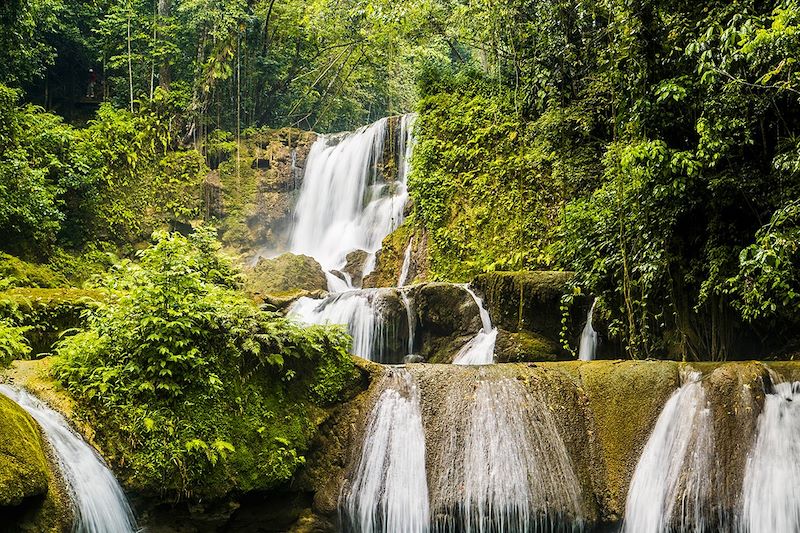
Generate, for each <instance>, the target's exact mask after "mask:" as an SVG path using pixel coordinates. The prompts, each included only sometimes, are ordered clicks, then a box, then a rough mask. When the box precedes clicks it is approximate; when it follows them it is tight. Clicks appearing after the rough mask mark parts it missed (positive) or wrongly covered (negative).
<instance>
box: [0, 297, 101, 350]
mask: <svg viewBox="0 0 800 533" xmlns="http://www.w3.org/2000/svg"><path fill="white" fill-rule="evenodd" d="M108 299H109V293H108V292H106V291H99V290H87V289H76V288H57V289H41V288H16V289H11V290H8V291H5V292H0V317H4V318H8V319H10V320H11V321H12V322H14V323H15V325H18V326H22V327H26V328H28V329H27V331H26V333H25V336H26V338H27V340H28V342H29V344H30V346H31V349H32V352H31V353H32V354H33V355H38V354H42V353H47V352H49V351H50V350H51V347H52V345H53V343H55V342H57V341H58V340H59V339H60V338H61V336H62V335H63V334H64V332H66V331H68V330H71V329H75V328H80V327H82V326H83V325H84V323H85V316H84V313H85V312H86V311H88V310H91V309H95V308H97V307H98V306H99V305H102V303H103V302H105V301H107V300H108Z"/></svg>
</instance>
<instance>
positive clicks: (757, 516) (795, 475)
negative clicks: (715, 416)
mask: <svg viewBox="0 0 800 533" xmlns="http://www.w3.org/2000/svg"><path fill="white" fill-rule="evenodd" d="M742 501H743V504H742V524H741V528H740V529H741V531H742V532H747V533H796V532H797V531H800V383H797V382H795V383H778V384H776V385H775V389H774V392H773V393H772V394H767V395H766V397H765V398H764V410H763V411H762V412H761V414H760V415H759V418H758V437H757V438H756V442H755V445H754V447H753V449H752V451H751V453H750V455H749V457H748V460H747V469H746V471H745V477H744V488H743V491H742Z"/></svg>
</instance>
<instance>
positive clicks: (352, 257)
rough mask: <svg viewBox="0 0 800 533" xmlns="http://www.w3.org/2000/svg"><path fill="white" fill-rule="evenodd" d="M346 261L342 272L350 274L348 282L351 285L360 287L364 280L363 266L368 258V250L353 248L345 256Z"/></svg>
mask: <svg viewBox="0 0 800 533" xmlns="http://www.w3.org/2000/svg"><path fill="white" fill-rule="evenodd" d="M345 259H346V261H347V263H346V264H345V266H344V268H342V272H344V273H345V274H347V275H348V276H350V283H351V284H352V285H353V287H360V286H361V284H362V283H363V281H364V267H365V266H366V264H367V260H368V259H369V252H366V251H364V250H353V251H352V252H350V253H349V254H347V257H346V258H345Z"/></svg>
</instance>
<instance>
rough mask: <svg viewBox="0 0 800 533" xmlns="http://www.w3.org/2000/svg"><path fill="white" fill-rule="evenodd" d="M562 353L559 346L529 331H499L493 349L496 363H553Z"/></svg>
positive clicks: (551, 340)
mask: <svg viewBox="0 0 800 533" xmlns="http://www.w3.org/2000/svg"><path fill="white" fill-rule="evenodd" d="M561 353H562V349H561V346H559V344H558V342H556V341H554V340H553V339H548V338H547V337H543V336H542V335H539V334H537V333H533V332H530V331H516V332H513V333H512V332H510V331H506V330H504V329H500V330H498V332H497V341H496V343H495V347H494V355H495V362H496V363H519V362H523V361H555V360H557V359H558V358H559V355H560V354H561Z"/></svg>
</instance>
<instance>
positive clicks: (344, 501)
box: [340, 369, 430, 533]
mask: <svg viewBox="0 0 800 533" xmlns="http://www.w3.org/2000/svg"><path fill="white" fill-rule="evenodd" d="M383 386H384V390H383V392H381V394H380V397H379V398H378V401H377V403H376V404H375V406H374V408H373V410H372V413H371V414H370V418H369V422H368V424H367V428H366V434H365V436H364V441H363V448H362V450H361V457H360V460H359V462H358V468H357V469H356V472H355V476H354V477H353V481H352V483H351V484H350V486H349V487H345V489H344V491H343V493H342V497H341V501H340V508H341V509H342V511H343V513H344V515H345V516H344V517H343V518H344V521H345V522H346V524H347V525H348V526H349V529H351V530H353V531H356V532H364V533H375V532H382V533H423V532H426V531H428V528H429V523H430V509H429V503H428V483H427V479H426V471H425V434H424V432H423V429H422V415H421V413H420V403H419V402H420V399H419V392H418V390H417V385H416V383H415V382H414V379H413V377H412V376H411V374H409V373H408V372H407V371H405V370H402V369H393V370H390V371H389V374H388V375H387V376H386V377H385V378H384V383H383Z"/></svg>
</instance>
